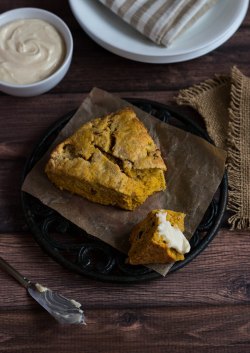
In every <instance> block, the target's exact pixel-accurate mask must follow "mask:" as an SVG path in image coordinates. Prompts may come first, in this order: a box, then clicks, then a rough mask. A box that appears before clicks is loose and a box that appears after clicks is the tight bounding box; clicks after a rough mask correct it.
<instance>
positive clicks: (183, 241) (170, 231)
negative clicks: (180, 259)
mask: <svg viewBox="0 0 250 353" xmlns="http://www.w3.org/2000/svg"><path fill="white" fill-rule="evenodd" d="M166 215H167V213H166V211H160V212H158V213H157V217H158V219H159V224H158V233H159V235H160V236H162V237H163V238H164V240H165V241H166V242H167V244H168V247H169V248H172V249H175V250H176V251H178V253H180V254H186V253H188V252H189V251H190V244H189V241H188V240H187V238H186V237H185V235H184V234H183V233H182V232H181V231H180V229H179V228H177V227H173V226H172V225H171V223H170V222H169V221H167V219H166Z"/></svg>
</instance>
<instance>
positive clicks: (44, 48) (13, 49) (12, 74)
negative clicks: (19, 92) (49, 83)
mask: <svg viewBox="0 0 250 353" xmlns="http://www.w3.org/2000/svg"><path fill="white" fill-rule="evenodd" d="M64 58H65V43H64V40H63V38H62V37H61V35H60V34H59V33H58V31H57V30H56V29H55V27H53V26H52V25H51V24H49V23H48V22H46V21H43V20H39V19H22V20H17V21H13V22H9V23H7V24H5V25H3V26H1V27H0V80H1V81H5V82H9V83H14V84H20V85H21V84H30V83H34V82H37V81H41V80H43V79H45V78H46V77H48V76H50V75H51V74H52V73H53V72H55V71H56V70H57V69H58V67H59V66H60V65H61V63H62V62H63V60H64Z"/></svg>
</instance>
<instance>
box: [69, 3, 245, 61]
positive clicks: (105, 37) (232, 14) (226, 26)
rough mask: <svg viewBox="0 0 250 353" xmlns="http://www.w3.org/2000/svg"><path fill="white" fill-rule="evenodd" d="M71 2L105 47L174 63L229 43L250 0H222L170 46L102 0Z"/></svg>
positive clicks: (125, 54)
mask: <svg viewBox="0 0 250 353" xmlns="http://www.w3.org/2000/svg"><path fill="white" fill-rule="evenodd" d="M69 4H70V7H71V10H72V12H73V14H74V16H75V18H76V19H77V21H78V22H79V24H80V26H81V27H82V28H83V29H84V30H85V32H86V33H87V34H88V35H89V36H90V37H91V38H92V39H93V40H94V41H95V42H97V43H98V44H99V45H101V46H102V47H104V48H105V49H107V50H109V51H111V52H113V53H115V54H117V55H120V56H122V57H125V58H128V59H131V60H135V61H141V62H148V63H172V62H179V61H186V60H190V59H194V58H197V57H199V56H201V55H204V54H207V53H208V52H210V51H212V50H214V49H215V48H217V47H219V46H220V45H221V44H223V43H225V42H226V41H227V40H228V39H229V38H230V37H231V36H232V35H233V34H234V33H235V32H236V31H237V29H238V28H239V26H240V25H241V23H242V21H243V19H244V17H245V15H246V13H247V9H248V5H249V0H219V1H218V2H217V4H216V5H215V6H213V7H212V8H211V9H210V10H209V11H208V12H207V13H206V14H205V15H204V16H203V17H202V18H200V19H199V20H198V21H197V23H196V24H195V25H194V26H193V27H192V28H190V29H189V30H188V31H187V32H186V33H184V34H183V35H182V36H180V37H179V38H178V39H176V41H175V42H174V43H173V44H172V45H171V46H170V47H169V48H162V47H159V46H157V45H156V44H154V43H153V42H151V41H150V40H148V39H147V38H145V37H144V36H142V35H141V34H140V33H138V32H137V31H136V30H135V29H133V28H132V27H130V26H129V25H128V24H127V23H125V22H124V21H122V20H121V19H120V18H119V17H118V16H116V15H115V14H113V13H112V12H111V11H110V10H108V9H107V8H106V7H105V6H103V5H102V4H101V3H100V2H99V1H98V0H69Z"/></svg>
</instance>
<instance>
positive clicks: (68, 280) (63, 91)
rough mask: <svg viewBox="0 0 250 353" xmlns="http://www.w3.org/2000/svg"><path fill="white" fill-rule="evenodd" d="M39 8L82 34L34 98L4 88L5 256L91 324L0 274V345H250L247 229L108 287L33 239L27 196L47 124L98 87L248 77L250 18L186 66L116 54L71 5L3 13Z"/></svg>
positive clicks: (145, 92)
mask: <svg viewBox="0 0 250 353" xmlns="http://www.w3.org/2000/svg"><path fill="white" fill-rule="evenodd" d="M22 6H30V7H41V8H44V9H47V10H49V11H52V12H54V13H56V14H57V15H59V16H60V17H61V18H62V19H63V20H65V21H66V22H67V24H68V25H69V27H70V29H71V31H72V34H73V37H74V56H73V61H72V65H71V68H70V70H69V72H68V74H67V75H66V77H65V78H64V79H63V81H62V82H61V83H60V84H59V85H58V86H57V87H56V88H54V89H53V90H51V91H50V92H48V93H46V94H44V95H41V96H38V97H34V98H26V99H24V98H16V97H11V96H8V95H5V94H3V93H1V94H0V102H1V115H0V119H1V129H0V158H1V163H0V185H1V186H0V194H1V197H0V233H1V235H0V239H1V240H0V241H1V242H0V244H1V246H0V255H1V256H3V257H4V258H5V259H6V260H7V261H9V262H10V263H11V264H12V265H13V266H14V267H16V268H17V269H18V270H19V271H20V272H21V273H23V274H24V275H26V276H27V277H28V278H30V279H33V280H36V281H39V282H40V283H43V284H46V285H47V286H48V287H50V288H52V289H54V290H57V291H59V292H60V293H62V294H64V295H65V296H67V297H72V298H74V299H76V300H79V301H80V302H81V303H82V304H83V307H84V309H85V313H86V317H87V323H88V324H87V326H74V327H72V326H71V327H68V326H60V325H59V324H57V322H56V321H54V319H53V318H51V317H50V316H49V315H48V314H47V313H46V312H45V311H43V310H42V309H41V308H40V307H39V306H38V305H37V303H36V302H34V300H32V299H31V298H30V297H29V296H28V295H27V294H26V291H25V290H24V289H23V288H22V287H21V286H19V285H18V283H17V282H16V281H15V280H13V279H12V278H11V277H9V276H8V275H7V274H6V273H4V272H3V271H0V352H1V353H7V352H19V353H29V352H31V353H41V352H60V353H63V352H65V353H66V352H67V353H68V352H84V353H87V352H103V353H107V352H114V353H116V352H124V353H125V352H129V353H135V352H140V353H145V352H162V353H163V352H164V353H165V352H172V353H177V352H186V353H187V352H199V353H205V352H223V353H229V352H230V353H249V352H250V306H249V302H250V256H249V248H250V232H249V231H230V230H229V228H228V227H227V224H226V222H225V223H224V226H223V227H222V228H221V229H220V231H219V233H218V234H217V235H216V237H215V238H214V240H213V241H212V242H211V243H210V244H209V246H208V247H207V248H206V249H205V251H204V252H202V253H201V254H200V255H199V256H198V257H197V258H195V259H194V260H193V261H192V262H191V263H190V264H188V266H186V267H184V268H183V269H181V270H179V271H177V272H175V273H173V274H170V275H169V276H167V277H166V278H160V279H157V280H154V281H152V282H146V283H140V284H129V285H124V284H123V285H121V284H110V283H103V282H99V281H95V280H93V279H89V278H87V277H84V276H81V275H78V274H75V273H72V272H70V271H69V270H67V269H65V268H63V267H62V266H61V265H59V264H58V263H57V262H55V261H54V260H53V259H52V258H51V257H49V256H48V255H47V254H46V253H45V252H44V251H43V250H42V249H41V248H40V247H39V246H38V245H37V243H36V241H35V240H34V238H33V236H32V234H31V232H30V231H29V230H28V228H27V226H26V224H25V220H24V216H23V212H22V208H21V201H20V186H21V174H22V171H23V167H24V163H25V160H26V158H27V156H28V155H29V154H30V152H31V150H32V148H33V146H34V145H35V143H36V142H37V140H38V139H39V138H40V137H41V136H42V135H43V134H44V132H45V131H46V129H47V128H48V127H49V126H50V125H51V124H52V123H53V122H55V121H56V120H58V119H59V118H60V117H61V116H63V115H64V114H66V113H67V112H69V111H71V110H73V109H75V108H77V107H78V106H79V104H80V103H81V102H82V100H83V99H84V98H85V97H86V95H87V94H88V92H89V91H90V90H91V89H92V88H93V87H94V86H97V87H99V88H102V89H105V90H107V91H109V92H112V93H115V94H117V95H118V96H120V97H140V98H148V99H153V100H155V101H158V102H162V103H167V104H175V103H174V97H175V96H176V95H177V92H178V91H179V90H180V89H181V88H186V87H188V86H189V85H192V84H194V83H199V82H200V81H202V80H204V79H207V78H210V77H212V76H213V75H214V73H219V74H228V73H229V71H230V68H231V67H232V66H233V65H237V66H238V67H239V69H240V70H242V72H243V73H245V74H246V75H250V65H249V58H250V45H249V44H250V15H249V13H248V15H247V16H246V18H245V20H244V22H243V24H242V25H241V27H240V29H239V30H238V31H237V32H236V33H235V34H234V36H233V37H232V38H230V39H229V40H228V41H227V42H226V43H225V44H223V45H222V46H221V47H219V48H218V49H216V50H214V51H213V52H211V53H209V54H207V55H205V56H203V57H201V58H198V59H195V60H191V61H188V62H183V63H176V64H164V65H163V64H160V65H152V64H146V63H139V62H133V61H130V60H127V59H124V58H121V57H118V56H116V55H114V54H112V53H110V52H108V51H106V50H104V49H103V48H101V47H100V46H98V45H97V44H96V43H94V42H93V41H92V40H91V39H90V38H89V37H88V36H87V35H86V34H85V33H84V32H83V30H82V29H81V28H80V26H79V25H78V23H77V22H76V20H75V18H74V17H73V15H72V13H71V11H70V8H69V5H68V2H67V1H49V0H43V1H39V0H38V1H28V0H27V1H26V0H23V1H17V0H15V1H7V0H1V3H0V12H4V11H6V10H10V9H13V8H16V7H22Z"/></svg>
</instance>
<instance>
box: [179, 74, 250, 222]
mask: <svg viewBox="0 0 250 353" xmlns="http://www.w3.org/2000/svg"><path fill="white" fill-rule="evenodd" d="M177 103H178V104H184V105H189V106H191V107H193V108H194V109H196V110H197V111H198V112H199V113H200V115H201V116H202V117H203V118H204V121H205V124H206V128H207V131H208V133H209V135H210V137H211V138H212V139H213V141H214V143H215V144H216V145H217V146H219V147H223V148H225V149H226V150H227V152H228V158H227V170H228V182H229V199H228V209H229V210H230V211H232V212H233V214H232V216H231V217H230V218H229V224H231V229H235V228H237V229H249V228H250V78H249V77H246V76H244V75H243V74H242V73H241V72H240V71H239V69H238V68H236V67H233V68H232V70H231V75H230V76H228V77H220V76H217V77H215V78H214V79H210V80H207V81H205V82H202V83H201V84H198V85H194V86H193V87H190V88H188V89H184V90H181V91H180V92H179V95H178V97H177Z"/></svg>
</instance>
